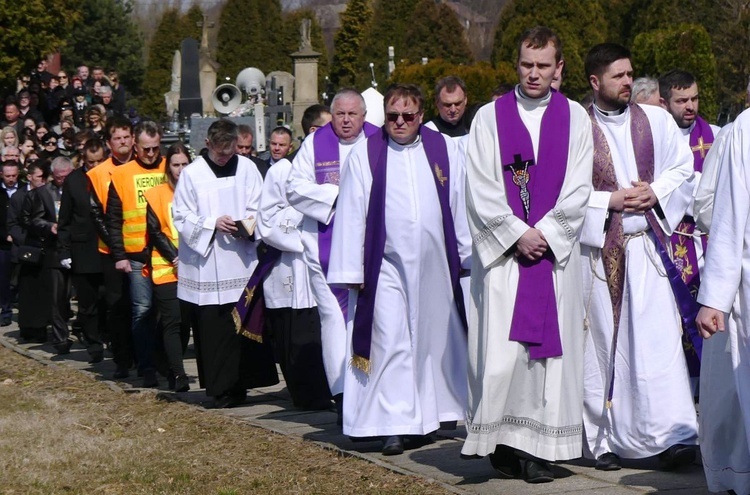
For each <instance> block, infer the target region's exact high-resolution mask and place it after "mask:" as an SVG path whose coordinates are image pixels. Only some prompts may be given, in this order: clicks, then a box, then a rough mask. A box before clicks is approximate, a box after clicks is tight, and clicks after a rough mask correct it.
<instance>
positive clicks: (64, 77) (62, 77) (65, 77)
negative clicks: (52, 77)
mask: <svg viewBox="0 0 750 495" xmlns="http://www.w3.org/2000/svg"><path fill="white" fill-rule="evenodd" d="M57 77H59V78H60V79H67V78H68V76H62V75H61V76H57Z"/></svg>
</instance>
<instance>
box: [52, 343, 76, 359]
mask: <svg viewBox="0 0 750 495" xmlns="http://www.w3.org/2000/svg"><path fill="white" fill-rule="evenodd" d="M52 347H54V348H55V354H57V355H58V356H62V355H63V354H70V348H71V347H73V341H72V340H66V341H65V342H58V343H57V344H54V345H53V346H52Z"/></svg>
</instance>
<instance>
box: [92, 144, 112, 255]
mask: <svg viewBox="0 0 750 495" xmlns="http://www.w3.org/2000/svg"><path fill="white" fill-rule="evenodd" d="M115 167H116V165H115V164H114V163H112V158H109V159H107V160H105V161H103V162H102V163H100V164H99V165H97V166H96V167H94V168H92V169H91V170H89V171H88V172H86V175H87V176H88V178H89V181H90V182H91V188H92V189H93V194H96V198H97V199H98V200H99V204H101V205H102V213H106V212H107V197H108V196H109V184H110V183H111V182H112V171H113V170H114V169H115ZM97 242H98V248H99V252H100V253H104V254H109V248H108V247H107V244H106V243H105V242H104V241H103V240H102V238H101V237H99V236H98V235H97Z"/></svg>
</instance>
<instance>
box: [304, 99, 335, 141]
mask: <svg viewBox="0 0 750 495" xmlns="http://www.w3.org/2000/svg"><path fill="white" fill-rule="evenodd" d="M325 113H328V114H330V113H331V110H330V109H329V108H328V107H327V106H325V105H321V104H319V103H316V104H315V105H310V106H309V107H307V108H305V113H303V114H302V132H304V133H305V136H307V135H308V134H310V129H311V128H312V126H317V127H320V119H321V117H322V116H323V114H325Z"/></svg>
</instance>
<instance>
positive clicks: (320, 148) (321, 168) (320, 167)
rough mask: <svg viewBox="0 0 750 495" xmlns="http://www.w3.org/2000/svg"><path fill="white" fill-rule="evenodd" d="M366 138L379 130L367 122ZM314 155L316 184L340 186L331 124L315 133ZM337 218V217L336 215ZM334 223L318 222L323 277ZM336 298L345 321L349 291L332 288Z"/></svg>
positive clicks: (337, 160) (335, 144)
mask: <svg viewBox="0 0 750 495" xmlns="http://www.w3.org/2000/svg"><path fill="white" fill-rule="evenodd" d="M362 129H363V130H364V132H365V136H371V135H372V134H374V133H375V132H376V131H377V130H378V129H379V128H378V127H375V126H374V125H372V124H370V123H369V122H365V124H364V127H363V128H362ZM312 139H313V155H314V161H315V182H317V183H318V184H336V185H338V184H339V177H340V174H341V163H340V162H339V137H338V136H337V135H336V133H335V132H334V131H333V126H332V125H331V123H330V122H329V123H328V124H326V125H324V126H323V127H321V128H320V129H318V130H316V131H315V133H313V137H312ZM334 216H335V215H334ZM333 221H334V218H333V217H331V221H330V222H328V224H324V223H320V222H318V258H319V259H320V267H321V268H322V269H323V275H328V262H329V260H330V257H331V239H332V237H333ZM331 292H333V295H334V296H336V301H338V303H339V307H340V308H341V312H342V313H343V314H344V320H346V318H347V307H348V305H349V291H348V290H347V289H338V288H331Z"/></svg>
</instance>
